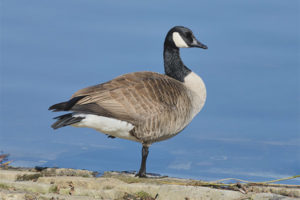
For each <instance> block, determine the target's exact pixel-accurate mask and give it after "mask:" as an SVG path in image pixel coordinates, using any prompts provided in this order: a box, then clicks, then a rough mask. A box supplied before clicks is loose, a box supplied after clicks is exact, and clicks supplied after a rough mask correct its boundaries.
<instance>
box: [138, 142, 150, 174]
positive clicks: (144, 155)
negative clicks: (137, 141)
mask: <svg viewBox="0 0 300 200" xmlns="http://www.w3.org/2000/svg"><path fill="white" fill-rule="evenodd" d="M148 153H149V147H148V146H144V145H143V148H142V162H141V168H140V171H139V173H137V174H136V175H135V176H138V177H146V161H147V157H148Z"/></svg>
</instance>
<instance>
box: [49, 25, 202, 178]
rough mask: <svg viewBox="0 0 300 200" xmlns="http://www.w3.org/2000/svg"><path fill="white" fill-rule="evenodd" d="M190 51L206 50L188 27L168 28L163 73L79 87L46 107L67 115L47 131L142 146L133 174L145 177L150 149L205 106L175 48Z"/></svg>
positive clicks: (195, 81)
mask: <svg viewBox="0 0 300 200" xmlns="http://www.w3.org/2000/svg"><path fill="white" fill-rule="evenodd" d="M189 47H198V48H203V49H207V46H205V45H204V44H201V43H200V42H199V41H198V40H197V39H196V38H195V36H194V34H193V33H192V31H191V30H190V29H188V28H185V27H183V26H175V27H173V28H172V29H171V30H170V31H169V32H168V33H167V36H166V39H165V42H164V67H165V75H163V74H159V73H155V72H147V71H144V72H134V73H129V74H124V75H122V76H119V77H117V78H115V79H113V80H111V81H108V82H106V83H102V84H99V85H95V86H91V87H88V88H84V89H81V90H79V91H77V92H76V93H75V94H73V95H72V97H71V99H70V100H69V101H66V102H62V103H58V104H55V105H53V106H51V107H50V108H49V110H53V111H72V112H71V113H68V114H65V115H61V116H58V117H55V118H54V119H57V121H56V122H55V123H54V124H53V125H52V128H53V129H58V128H61V127H63V126H68V125H72V126H75V127H89V128H93V129H96V130H97V131H100V132H102V133H105V134H107V135H109V136H110V137H119V138H123V139H128V140H133V141H137V142H140V143H142V145H143V147H142V162H141V167H140V170H139V172H138V173H137V174H136V176H139V177H145V176H146V160H147V156H148V152H149V151H148V148H149V146H150V145H151V144H152V143H154V142H158V141H162V140H166V139H168V138H170V137H173V136H175V135H176V134H178V133H179V132H180V131H182V130H183V129H184V128H185V127H186V126H187V125H188V124H189V123H190V122H191V121H192V119H193V118H194V117H195V115H196V114H197V113H198V112H199V111H200V110H201V108H202V107H203V106H204V103H205V99H206V89H205V85H204V83H203V81H202V79H201V78H200V77H199V76H198V75H197V74H195V73H194V72H192V71H191V70H190V69H189V68H187V67H186V66H185V65H184V64H183V62H182V60H181V58H180V55H179V48H189Z"/></svg>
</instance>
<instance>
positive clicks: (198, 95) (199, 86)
mask: <svg viewBox="0 0 300 200" xmlns="http://www.w3.org/2000/svg"><path fill="white" fill-rule="evenodd" d="M184 85H185V86H186V87H187V89H189V91H190V92H189V96H190V98H191V100H192V105H193V111H192V118H193V117H194V116H195V115H196V114H197V113H198V112H200V110H201V109H202V107H203V106H204V104H205V100H206V88H205V84H204V82H203V80H202V79H201V78H200V76H198V75H197V74H195V73H194V72H191V73H190V74H189V75H187V76H186V77H185V78H184Z"/></svg>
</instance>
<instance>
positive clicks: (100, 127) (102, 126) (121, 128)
mask: <svg viewBox="0 0 300 200" xmlns="http://www.w3.org/2000/svg"><path fill="white" fill-rule="evenodd" d="M74 117H84V119H83V120H81V121H80V122H78V123H76V124H73V125H72V126H75V127H87V128H93V129H95V130H97V131H99V132H102V133H105V134H109V135H112V136H114V137H119V138H123V139H127V140H133V141H137V139H136V138H135V137H133V136H132V135H131V134H130V131H131V130H132V129H133V128H134V126H133V125H132V124H131V123H128V122H125V121H121V120H118V119H114V118H108V117H102V116H98V115H93V114H80V113H78V114H75V115H74Z"/></svg>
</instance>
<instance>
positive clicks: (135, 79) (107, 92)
mask: <svg viewBox="0 0 300 200" xmlns="http://www.w3.org/2000/svg"><path fill="white" fill-rule="evenodd" d="M78 96H86V97H84V98H82V99H81V100H79V101H78V102H77V103H76V104H75V105H74V106H73V107H72V108H71V109H70V110H71V111H77V112H84V111H88V112H89V113H91V114H95V115H100V116H105V117H110V118H115V119H119V120H122V121H126V122H129V123H131V124H133V125H134V129H132V130H131V132H130V133H131V134H132V136H134V137H136V138H137V140H138V141H141V142H142V143H149V144H151V143H153V142H156V141H160V140H164V139H167V138H169V137H172V136H174V134H177V133H178V132H180V131H181V130H182V129H183V128H184V127H185V126H186V123H187V122H188V121H189V118H190V110H191V106H192V105H191V101H190V98H189V97H188V94H187V89H186V88H185V86H184V85H183V84H182V83H181V82H179V81H177V80H175V79H173V78H170V77H168V76H166V75H162V74H158V73H154V72H135V73H130V74H125V75H122V76H119V77H117V78H115V79H113V80H111V81H108V82H106V83H102V84H99V85H95V86H92V87H88V88H84V89H81V90H79V91H78V92H76V93H75V94H74V95H73V96H72V98H75V97H78ZM178 105H185V106H178ZM179 116H180V118H179Z"/></svg>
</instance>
